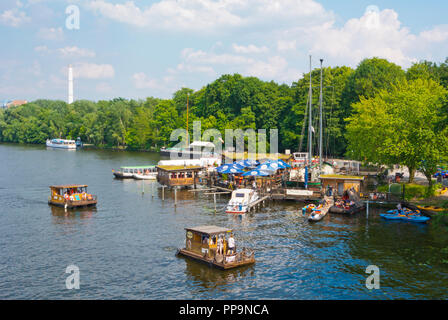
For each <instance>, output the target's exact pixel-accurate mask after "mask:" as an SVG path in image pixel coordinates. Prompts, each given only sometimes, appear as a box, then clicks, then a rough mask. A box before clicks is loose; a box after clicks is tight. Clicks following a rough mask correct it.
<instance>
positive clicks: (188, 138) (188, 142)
mask: <svg viewBox="0 0 448 320" xmlns="http://www.w3.org/2000/svg"><path fill="white" fill-rule="evenodd" d="M188 96H189V93H187V142H186V144H187V145H186V147H188V146H189V144H190V137H189V136H188V135H189V133H188Z"/></svg>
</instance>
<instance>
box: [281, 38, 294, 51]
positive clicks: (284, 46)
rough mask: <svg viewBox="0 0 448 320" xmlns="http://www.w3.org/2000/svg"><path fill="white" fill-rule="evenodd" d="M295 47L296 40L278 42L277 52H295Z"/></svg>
mask: <svg viewBox="0 0 448 320" xmlns="http://www.w3.org/2000/svg"><path fill="white" fill-rule="evenodd" d="M296 45H297V43H296V40H278V41H277V50H278V51H287V50H295V49H296Z"/></svg>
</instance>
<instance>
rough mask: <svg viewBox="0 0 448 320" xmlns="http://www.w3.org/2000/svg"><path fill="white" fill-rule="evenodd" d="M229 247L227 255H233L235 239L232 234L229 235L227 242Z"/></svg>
mask: <svg viewBox="0 0 448 320" xmlns="http://www.w3.org/2000/svg"><path fill="white" fill-rule="evenodd" d="M227 243H228V246H229V254H233V253H234V252H235V239H233V233H231V234H230V237H229V240H227Z"/></svg>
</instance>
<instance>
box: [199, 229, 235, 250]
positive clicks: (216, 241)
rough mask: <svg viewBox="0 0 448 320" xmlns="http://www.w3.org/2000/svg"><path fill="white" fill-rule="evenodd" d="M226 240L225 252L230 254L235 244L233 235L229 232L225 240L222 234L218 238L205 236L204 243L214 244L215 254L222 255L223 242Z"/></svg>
mask: <svg viewBox="0 0 448 320" xmlns="http://www.w3.org/2000/svg"><path fill="white" fill-rule="evenodd" d="M226 242H227V252H226V254H228V255H231V254H234V253H235V252H236V246H235V238H234V237H233V233H231V234H230V236H229V238H228V239H227V240H226V239H225V237H224V235H222V234H220V235H219V236H218V238H217V239H216V237H212V238H211V239H209V238H208V237H206V238H205V239H204V243H208V244H209V245H215V244H216V254H220V255H223V254H224V244H225V243H226Z"/></svg>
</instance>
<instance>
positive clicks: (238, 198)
mask: <svg viewBox="0 0 448 320" xmlns="http://www.w3.org/2000/svg"><path fill="white" fill-rule="evenodd" d="M258 199H259V196H258V193H257V191H256V190H253V189H237V190H234V191H233V192H232V197H231V198H230V201H229V203H228V204H227V208H226V213H237V214H242V213H246V212H248V211H249V210H250V208H251V207H252V205H253V204H254V203H255V202H257V200H258Z"/></svg>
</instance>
